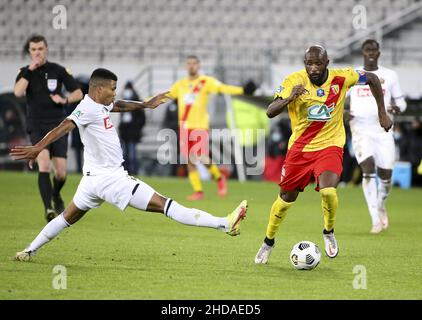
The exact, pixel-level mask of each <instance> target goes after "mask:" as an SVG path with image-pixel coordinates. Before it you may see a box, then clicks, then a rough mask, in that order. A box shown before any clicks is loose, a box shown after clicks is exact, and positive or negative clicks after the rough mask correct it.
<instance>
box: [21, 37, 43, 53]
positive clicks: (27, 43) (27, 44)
mask: <svg viewBox="0 0 422 320" xmlns="http://www.w3.org/2000/svg"><path fill="white" fill-rule="evenodd" d="M41 41H43V42H44V43H45V46H46V47H48V43H47V40H46V39H45V37H44V36H43V35H40V34H32V35H30V36H29V38H28V39H27V40H26V42H25V45H24V47H23V51H24V52H25V53H27V52H29V43H30V42H34V43H38V42H41Z"/></svg>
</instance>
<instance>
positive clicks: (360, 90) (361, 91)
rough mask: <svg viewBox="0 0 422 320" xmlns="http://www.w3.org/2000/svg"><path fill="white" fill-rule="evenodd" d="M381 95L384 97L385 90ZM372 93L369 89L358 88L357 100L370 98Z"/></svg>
mask: <svg viewBox="0 0 422 320" xmlns="http://www.w3.org/2000/svg"><path fill="white" fill-rule="evenodd" d="M382 94H383V95H385V89H384V88H383V89H382ZM372 96H373V95H372V91H371V89H370V88H358V97H359V98H366V97H372Z"/></svg>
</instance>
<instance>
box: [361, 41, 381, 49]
mask: <svg viewBox="0 0 422 320" xmlns="http://www.w3.org/2000/svg"><path fill="white" fill-rule="evenodd" d="M367 44H375V45H376V46H377V49H378V50H379V48H380V44H379V43H378V41H377V40H375V39H366V40H365V41H364V42H363V43H362V47H361V49H362V50H363V48H364V47H365V46H366V45H367Z"/></svg>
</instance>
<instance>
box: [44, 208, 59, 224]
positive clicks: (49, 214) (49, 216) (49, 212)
mask: <svg viewBox="0 0 422 320" xmlns="http://www.w3.org/2000/svg"><path fill="white" fill-rule="evenodd" d="M55 217H57V212H56V210H54V209H51V208H48V209H46V210H45V219H46V220H47V222H50V221H51V220H53V219H54V218H55Z"/></svg>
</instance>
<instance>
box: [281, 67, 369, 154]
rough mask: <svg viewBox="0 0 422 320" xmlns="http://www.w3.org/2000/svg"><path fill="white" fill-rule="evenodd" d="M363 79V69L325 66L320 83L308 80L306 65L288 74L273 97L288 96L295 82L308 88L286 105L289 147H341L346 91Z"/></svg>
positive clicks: (303, 148) (299, 149)
mask: <svg viewBox="0 0 422 320" xmlns="http://www.w3.org/2000/svg"><path fill="white" fill-rule="evenodd" d="M365 82H366V75H365V72H363V71H356V70H354V69H352V68H344V69H328V79H327V81H325V82H324V83H323V84H322V85H321V86H317V85H315V84H313V83H312V82H311V80H310V79H309V76H308V74H307V72H306V70H305V69H303V70H300V71H298V72H294V73H292V74H290V75H289V76H287V77H286V78H285V80H284V81H283V83H282V84H281V86H280V87H279V88H278V90H277V93H276V94H275V98H278V97H281V98H284V99H286V98H288V97H289V96H290V93H291V91H292V89H293V87H294V86H296V85H298V84H302V85H303V86H304V88H305V89H306V90H307V93H306V94H302V95H300V96H299V97H298V98H297V99H296V100H295V101H293V102H291V103H289V105H288V111H289V116H290V121H291V124H292V135H291V137H290V140H289V146H288V149H289V150H290V149H294V150H297V151H303V152H310V151H317V150H321V149H325V148H327V147H330V146H337V147H340V148H342V147H343V146H344V143H345V140H346V134H345V131H344V125H343V108H344V102H345V99H346V92H347V91H348V90H349V89H350V87H352V86H354V85H355V84H358V83H365Z"/></svg>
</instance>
